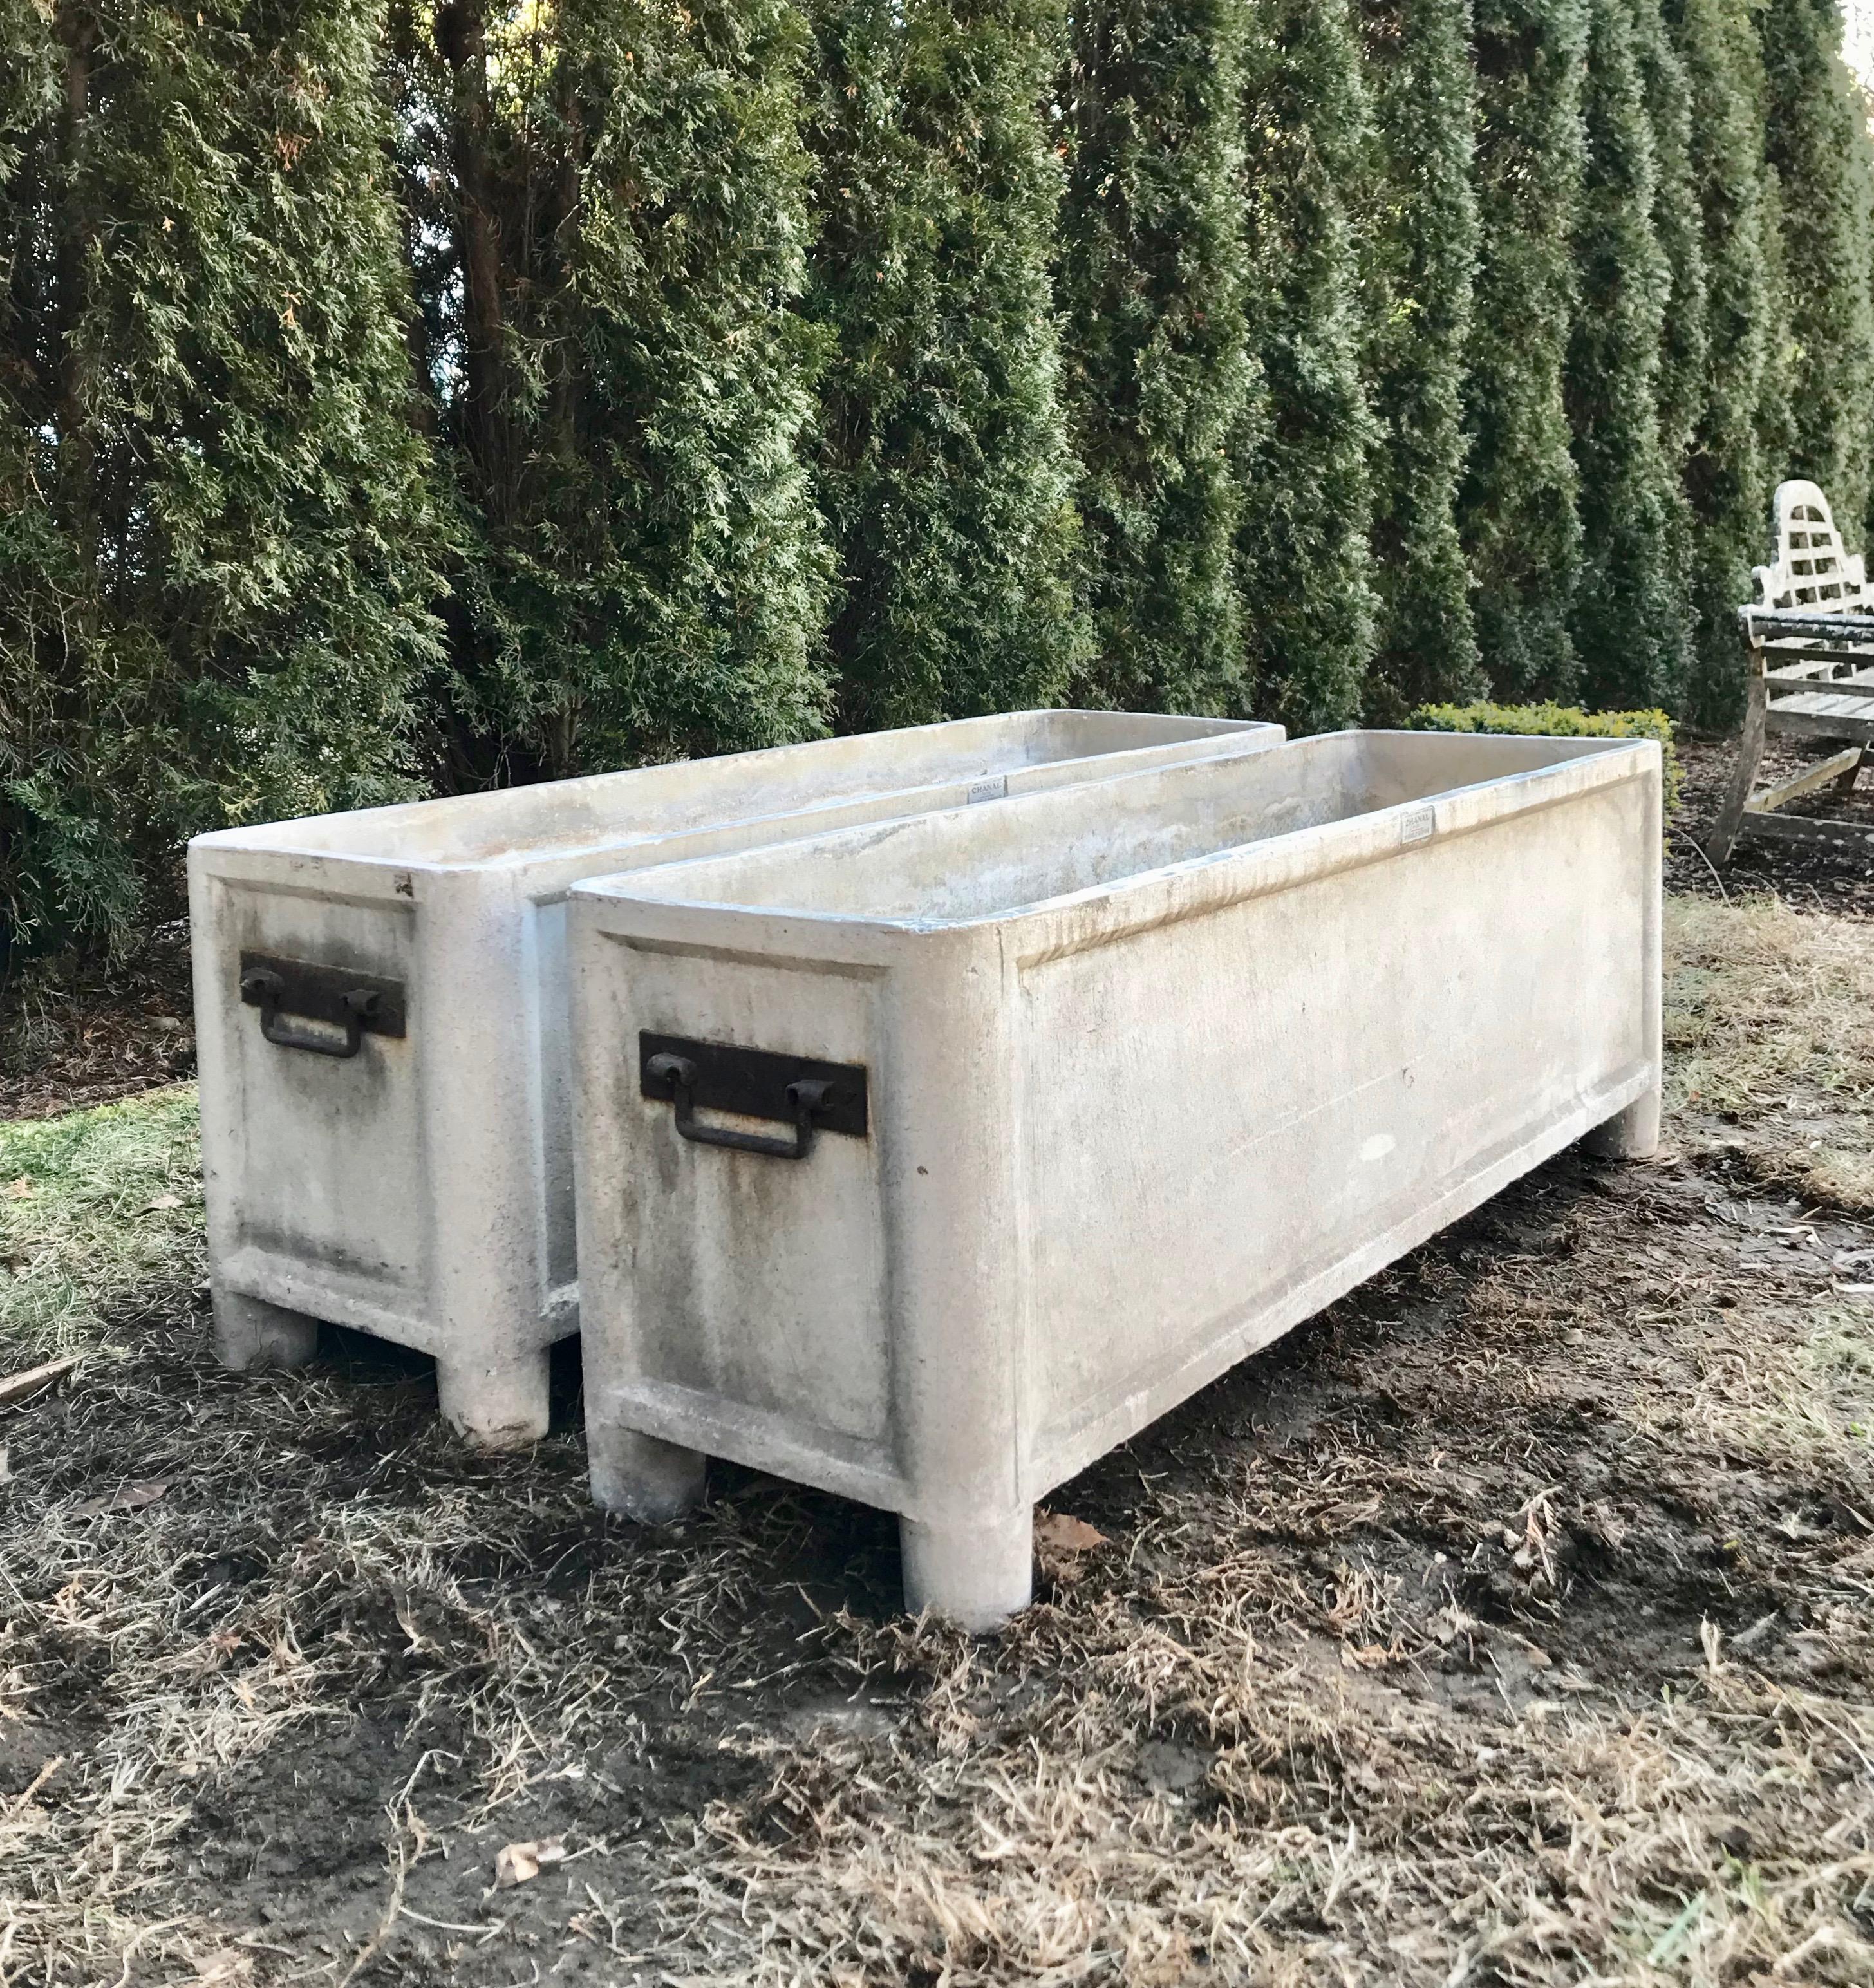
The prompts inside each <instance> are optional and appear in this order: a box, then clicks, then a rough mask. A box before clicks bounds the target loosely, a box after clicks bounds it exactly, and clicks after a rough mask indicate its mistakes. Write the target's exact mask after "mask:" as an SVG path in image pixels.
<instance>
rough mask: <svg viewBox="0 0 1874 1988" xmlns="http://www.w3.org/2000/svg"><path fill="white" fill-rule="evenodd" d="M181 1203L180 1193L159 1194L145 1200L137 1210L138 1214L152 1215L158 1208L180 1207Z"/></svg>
mask: <svg viewBox="0 0 1874 1988" xmlns="http://www.w3.org/2000/svg"><path fill="white" fill-rule="evenodd" d="M181 1205H182V1197H181V1195H179V1194H159V1195H157V1198H156V1199H155V1200H154V1201H146V1202H144V1205H143V1206H142V1207H141V1208H140V1209H138V1210H137V1213H138V1214H140V1215H154V1214H156V1213H157V1212H159V1211H160V1210H162V1209H171V1208H180V1207H181Z"/></svg>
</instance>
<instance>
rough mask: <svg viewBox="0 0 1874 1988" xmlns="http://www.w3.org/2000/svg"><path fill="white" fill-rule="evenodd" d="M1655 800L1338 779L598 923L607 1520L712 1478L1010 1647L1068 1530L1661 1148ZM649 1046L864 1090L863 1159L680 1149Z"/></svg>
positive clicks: (936, 843) (991, 830)
mask: <svg viewBox="0 0 1874 1988" xmlns="http://www.w3.org/2000/svg"><path fill="white" fill-rule="evenodd" d="M1659 802H1660V787H1659V749H1658V747H1657V746H1656V745H1653V744H1652V743H1650V742H1628V741H1601V740H1559V739H1492V738H1457V737H1445V736H1439V735H1432V734H1408V733H1342V734H1339V735H1333V736H1330V737H1326V738H1321V739H1310V740H1307V741H1304V742H1301V743H1298V744H1294V745H1286V746H1283V747H1281V748H1279V749H1277V750H1274V751H1273V752H1267V753H1263V754H1260V755H1257V756H1254V757H1253V758H1243V759H1237V760H1235V761H1233V762H1220V761H1214V760H1213V761H1212V762H1209V763H1205V764H1194V765H1187V766H1178V767H1172V768H1167V769H1160V770H1157V771H1154V772H1151V773H1141V774H1138V775H1134V776H1127V777H1123V778H1116V779H1107V780H1103V781H1101V782H1099V783H1095V784H1092V785H1086V786H1078V787H1076V788H1074V789H1069V790H1064V791H1061V792H1057V793H1050V794H1046V795H1041V796H1034V797H1032V798H1030V799H1026V800H1018V801H1011V802H1010V803H1007V804H1006V805H1005V806H1002V807H1000V808H997V809H996V810H986V811H979V812H973V811H969V810H955V811H952V812H949V813H942V814H935V815H926V816H922V817H919V818H918V819H916V820H904V821H898V822H893V823H885V824H880V825H874V826H870V827H861V828H857V829H853V830H847V831H845V832H844V833H837V834H834V835H829V836H826V837H817V838H814V839H811V840H805V841H800V842H796V843H793V844H788V845H785V846H781V847H773V848H767V849H763V850H754V851H750V852H748V853H746V854H742V855H740V856H738V857H735V858H734V859H732V860H702V861H697V862H691V863H686V864H682V865H678V866H672V867H666V868H661V869H652V870H645V871H638V872H637V873H635V874H631V875H627V876H621V877H614V878H611V879H607V880H604V881H598V882H594V883H591V884H587V885H584V886H583V887H580V889H578V890H577V891H575V893H574V894H573V919H572V953H573V990H574V992H573V1014H574V1035H575V1057H574V1069H575V1073H576V1076H575V1088H576V1090H577V1094H578V1106H577V1121H576V1140H577V1153H578V1168H577V1171H578V1177H579V1192H578V1208H579V1240H580V1264H581V1272H582V1285H583V1290H584V1359H585V1364H586V1414H587V1428H588V1432H589V1438H590V1445H591V1455H592V1460H593V1479H594V1493H595V1496H597V1498H598V1499H599V1500H600V1503H604V1504H605V1505H607V1506H614V1507H617V1508H622V1509H624V1510H629V1511H633V1512H635V1513H638V1514H639V1515H640V1516H645V1517H660V1516H668V1515H669V1513H671V1511H672V1510H675V1509H676V1508H677V1507H678V1506H679V1505H680V1504H681V1503H682V1501H683V1499H685V1497H688V1496H694V1495H695V1492H696V1491H697V1489H699V1488H700V1483H701V1473H700V1469H699V1467H698V1459H699V1458H700V1456H701V1455H722V1456H726V1457H730V1458H733V1459H736V1460H738V1461H739V1462H743V1463H745V1464H749V1465H752V1466H756V1467H758V1468H760V1469H768V1470H772V1471H774V1472H777V1473H779V1474H780V1475H782V1476H789V1477H792V1478H795V1479H799V1480H801V1481H803V1482H805V1483H811V1484H815V1485H818V1486H822V1487H824V1488H825V1489H829V1490H831V1491H834V1492H837V1493H844V1494H846V1495H847V1496H852V1497H855V1498H858V1499H864V1500H866V1501H868V1502H869V1503H873V1504H875V1505H878V1506H883V1507H885V1508H886V1509H888V1510H895V1511H897V1512H898V1513H901V1515H902V1516H903V1520H904V1526H905V1578H906V1591H907V1599H908V1603H909V1604H910V1606H912V1608H918V1607H921V1606H924V1605H927V1604H928V1605H929V1606H931V1607H933V1608H936V1609H938V1610H939V1611H942V1612H943V1613H945V1614H949V1615H951V1616H953V1617H955V1618H957V1619H958V1620H960V1621H962V1622H964V1623H966V1624H968V1625H971V1626H986V1625H991V1624H993V1623H994V1622H996V1621H999V1620H1000V1619H1002V1618H1004V1617H1006V1615H1007V1614H1009V1613H1010V1611H1012V1610H1013V1609H1015V1608H1018V1607H1019V1606H1020V1605H1021V1604H1022V1603H1023V1601H1024V1600H1025V1599H1026V1597H1027V1594H1028V1591H1029V1554H1028V1535H1029V1526H1028V1513H1029V1510H1030V1506H1032V1505H1033V1502H1034V1501H1035V1500H1036V1499H1038V1498H1040V1496H1043V1495H1044V1493H1046V1492H1047V1490H1048V1489H1050V1487H1052V1486H1054V1485H1056V1484H1058V1483H1060V1482H1061V1481H1062V1480H1063V1479H1066V1478H1067V1477H1069V1476H1072V1475H1073V1474H1074V1472H1076V1471H1077V1470H1079V1469H1081V1468H1082V1467H1083V1466H1084V1465H1085V1464H1086V1463H1087V1462H1089V1461H1090V1460H1091V1459H1093V1458H1094V1457H1096V1456H1098V1455H1100V1454H1101V1452H1103V1451H1104V1450H1105V1449H1108V1448H1109V1447H1111V1445H1113V1444H1115V1443H1116V1442H1120V1441H1121V1440H1123V1439H1125V1438H1126V1437H1127V1436H1128V1435H1131V1434H1132V1433H1133V1432H1135V1431H1136V1430H1138V1428H1141V1427H1142V1426H1143V1425H1145V1423H1146V1422H1149V1421H1150V1420H1152V1418H1153V1417H1155V1416H1156V1415H1159V1414H1160V1413H1161V1412H1162V1411H1164V1410H1165V1408H1169V1407H1170V1406H1171V1405H1173V1404H1174V1403H1175V1402H1176V1401H1179V1400H1181V1399H1182V1398H1184V1397H1185V1396H1186V1395H1189V1394H1190V1393H1191V1392H1192V1391H1193V1390H1194V1389H1196V1388H1199V1387H1200V1386H1202V1385H1203V1384H1205V1383H1206V1381H1209V1380H1210V1379H1212V1378H1213V1377H1214V1376H1216V1374H1219V1373H1221V1372H1222V1371H1223V1370H1224V1369H1225V1368H1227V1367H1229V1366H1230V1364H1232V1363H1233V1362H1234V1361H1238V1360H1240V1359H1241V1358H1242V1357H1243V1356H1244V1355H1245V1354H1248V1353H1250V1352H1253V1351H1255V1350H1256V1349H1257V1347H1260V1346H1262V1345H1264V1344H1267V1342H1268V1341H1270V1340H1271V1339H1273V1338H1274V1337H1277V1335H1278V1334H1280V1333H1282V1332H1284V1331H1286V1330H1287V1329H1288V1328H1289V1327H1291V1326H1293V1325H1294V1324H1296V1323H1297V1321H1298V1320H1301V1319H1304V1318H1305V1317H1307V1316H1308V1315H1309V1314H1310V1313H1313V1312H1314V1311H1316V1310H1318V1309H1319V1308H1320V1307H1321V1306H1323V1305H1324V1304H1326V1303H1328V1302H1329V1301H1330V1300H1332V1299H1333V1298H1334V1297H1338V1295H1340V1294H1341V1293H1343V1292H1345V1291H1346V1290H1348V1289H1349V1288H1350V1287H1351V1286H1353V1285H1355V1283H1358V1282H1359V1281H1360V1280H1362V1279H1363V1278H1365V1277H1366V1276H1369V1275H1370V1274H1372V1272H1374V1271H1375V1270H1378V1268H1380V1267H1381V1266H1382V1265H1383V1264H1385V1263H1388V1262H1389V1261H1390V1260H1392V1259H1394V1258H1395V1257H1397V1256H1399V1255H1401V1254H1402V1253H1404V1252H1405V1251H1406V1250H1407V1249H1411V1248H1412V1246H1415V1245H1416V1243H1418V1242H1420V1241H1422V1239H1424V1238H1425V1237H1426V1236H1429V1235H1430V1234H1431V1233H1432V1232H1434V1231H1435V1230H1436V1229H1439V1227H1441V1226H1443V1225H1444V1224H1446V1223H1447V1222H1451V1221H1452V1220H1453V1219H1456V1217H1457V1216H1459V1215H1462V1214H1463V1213H1464V1212H1466V1210H1468V1209H1470V1208H1472V1207H1473V1206H1475V1205H1477V1203H1478V1202H1480V1201H1482V1200H1483V1199H1485V1198H1486V1197H1487V1196H1488V1195H1490V1194H1491V1193H1493V1192H1495V1191H1496V1190H1497V1188H1500V1187H1501V1186H1502V1185H1504V1184H1505V1183H1506V1182H1508V1181H1510V1180H1511V1179H1513V1178H1515V1177H1516V1176H1517V1175H1518V1174H1520V1173H1521V1172H1523V1171H1525V1170H1527V1168H1531V1167H1533V1166H1534V1165H1537V1164H1538V1163H1539V1162H1540V1161H1542V1160H1543V1159H1544V1158H1548V1156H1549V1155H1551V1154H1552V1153H1554V1152H1555V1151H1558V1149H1559V1148H1561V1147H1562V1146H1564V1145H1565V1144H1568V1143H1569V1142H1570V1141H1572V1140H1575V1139H1576V1138H1580V1137H1581V1135H1582V1134H1585V1133H1588V1132H1590V1131H1594V1130H1595V1128H1601V1127H1605V1128H1606V1133H1605V1137H1606V1138H1607V1139H1608V1141H1610V1142H1611V1143H1612V1144H1613V1145H1614V1146H1615V1148H1617V1149H1619V1150H1622V1151H1643V1150H1645V1149H1646V1148H1647V1147H1649V1145H1650V1144H1651V1143H1652V1140H1653V1139H1654V1138H1656V1128H1657V1119H1658V1096H1659V1074H1660V1060H1659V1059H1660V1046H1659V853H1660V852H1659V833H1660V824H1659ZM641 1030H648V1031H651V1032H654V1033H660V1034H668V1035H671V1036H684V1037H688V1038H692V1039H695V1040H699V1041H701V1042H703V1043H732V1044H738V1045H741V1046H746V1047H753V1048H759V1049H763V1050H773V1051H779V1052H785V1053H792V1054H797V1055H800V1056H807V1057H816V1058H820V1059H824V1060H827V1061H830V1062H834V1063H846V1064H861V1065H863V1066H864V1068H865V1070H866V1072H867V1084H868V1099H869V1111H870V1123H869V1126H868V1131H867V1134H866V1135H865V1136H864V1137H858V1136H846V1135H842V1134H837V1133H833V1132H827V1133H824V1134H821V1135H820V1137H819V1138H818V1139H817V1142H816V1143H815V1144H814V1147H813V1149H812V1151H810V1154H809V1155H808V1156H807V1158H805V1159H804V1160H800V1161H793V1160H786V1159H777V1158H768V1157H764V1156H762V1155H753V1154H748V1153H742V1152H734V1151H724V1150H722V1149H720V1148H713V1147H710V1146H706V1145H699V1144H693V1143H690V1142H688V1141H685V1140H684V1139H682V1138H679V1137H678V1134H677V1131H676V1129H675V1124H674V1123H673V1113H672V1107H671V1104H670V1103H668V1102H666V1101H661V1100H659V1099H658V1098H656V1097H648V1096H645V1095H643V1094H641V1078H640V1071H639V1068H638V1035H639V1032H640V1031H641ZM739 1122H741V1123H742V1124H743V1125H744V1128H745V1129H749V1130H762V1129H765V1130H766V1131H767V1132H769V1133H770V1134H772V1133H774V1132H775V1131H776V1130H777V1129H779V1128H776V1126H775V1125H774V1124H771V1123H770V1124H766V1127H765V1128H763V1127H760V1126H758V1125H756V1124H753V1123H752V1122H750V1121H739ZM645 1439H652V1440H651V1442H646V1441H645ZM685 1451H688V1452H693V1453H695V1454H694V1455H692V1457H691V1458H690V1459H688V1460H687V1461H686V1460H685V1456H684V1452H685Z"/></svg>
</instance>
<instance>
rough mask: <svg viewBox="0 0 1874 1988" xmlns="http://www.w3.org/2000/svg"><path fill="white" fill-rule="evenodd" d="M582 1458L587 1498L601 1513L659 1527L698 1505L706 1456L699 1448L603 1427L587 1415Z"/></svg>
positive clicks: (626, 1430)
mask: <svg viewBox="0 0 1874 1988" xmlns="http://www.w3.org/2000/svg"><path fill="white" fill-rule="evenodd" d="M586 1456H587V1462H588V1464H589V1466H590V1470H591V1474H592V1502H593V1503H594V1504H595V1505H597V1506H599V1508H600V1510H603V1511H607V1512H621V1513H623V1514H624V1516H625V1517H627V1519H636V1520H639V1521H641V1523H643V1524H645V1525H648V1526H665V1525H668V1524H669V1523H670V1522H671V1520H673V1519H680V1518H682V1516H683V1515H684V1513H685V1512H688V1511H689V1510H692V1509H693V1508H694V1507H695V1506H698V1505H700V1504H701V1503H702V1495H703V1476H704V1473H705V1470H706V1469H707V1467H708V1465H709V1459H708V1458H707V1457H705V1455H703V1453H702V1451H701V1450H698V1449H684V1448H683V1447H682V1445H680V1444H678V1443H674V1442H660V1441H659V1440H658V1438H657V1437H655V1436H654V1435H640V1434H639V1432H638V1431H637V1430H636V1429H629V1428H617V1427H615V1426H614V1427H606V1426H604V1425H601V1424H599V1423H597V1422H594V1421H593V1419H592V1418H591V1416H590V1414H588V1415H587V1418H586Z"/></svg>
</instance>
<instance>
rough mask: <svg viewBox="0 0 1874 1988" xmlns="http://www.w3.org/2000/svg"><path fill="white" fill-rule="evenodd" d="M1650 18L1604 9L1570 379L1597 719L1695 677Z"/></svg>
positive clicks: (1626, 3)
mask: <svg viewBox="0 0 1874 1988" xmlns="http://www.w3.org/2000/svg"><path fill="white" fill-rule="evenodd" d="M1647 4H1649V0H1590V15H1589V25H1588V64H1587V72H1586V80H1585V88H1584V90H1583V95H1582V111H1583V121H1584V123H1585V129H1586V135H1587V163H1586V171H1585V174H1584V177H1583V184H1582V193H1581V210H1580V220H1579V222H1578V226H1577V229H1576V234H1575V256H1576V260H1577V263H1578V269H1579V278H1580V286H1581V287H1580V298H1579V302H1578V307H1577V311H1576V316H1575V327H1574V332H1573V335H1572V336H1571V340H1570V343H1569V350H1568V379H1567V398H1568V409H1569V414H1570V418H1571V423H1572V426H1573V428H1574V434H1575V464H1576V467H1577V468H1578V471H1579V473H1580V496H1579V500H1578V502H1579V506H1580V515H1581V552H1582V559H1581V578H1580V581H1579V583H1578V588H1577V590H1576V593H1575V599H1574V603H1573V614H1572V616H1571V634H1572V635H1573V637H1574V643H1575V653H1576V655H1577V657H1578V660H1579V664H1580V668H1581V686H1582V697H1583V702H1585V703H1587V704H1588V705H1593V706H1597V707H1606V706H1610V705H1612V706H1622V707H1627V708H1631V707H1633V706H1636V705H1658V704H1663V703H1666V702H1669V701H1670V700H1671V699H1672V698H1673V696H1674V695H1676V692H1677V690H1678V688H1679V681H1680V679H1681V674H1682V672H1683V663H1684V645H1685V629H1684V627H1683V594H1682V593H1679V590H1677V589H1676V587H1675V585H1674V580H1675V575H1674V573H1673V560H1672V552H1673V546H1672V529H1673V527H1672V515H1671V514H1672V506H1673V500H1674V498H1675V495H1676V492H1675V489H1674V487H1673V478H1672V476H1671V475H1670V473H1669V470H1668V468H1667V465H1666V455H1665V451H1664V449H1663V447H1662V445H1661V442H1660V436H1659V374H1660V353H1661V340H1662V336H1663V330H1664V326H1665V319H1666V299H1667V296H1668V294H1669V290H1670V288H1671V282H1672V272H1671V270H1670V269H1669V267H1668V265H1667V262H1666V255H1665V253H1664V252H1663V250H1662V249H1661V248H1660V246H1659V237H1658V235H1657V234H1656V232H1654V227H1653V208H1654V200H1655V196H1656V190H1657V186H1656V166H1655V162H1654V157H1653V140H1652V123H1651V120H1649V117H1648V116H1647V111H1646V100H1645V98H1644V96H1643V95H1642V88H1641V81H1640V59H1639V47H1638V42H1639V35H1638V32H1637V29H1636V17H1637V15H1638V13H1639V8H1640V7H1641V6H1642V5H1647Z"/></svg>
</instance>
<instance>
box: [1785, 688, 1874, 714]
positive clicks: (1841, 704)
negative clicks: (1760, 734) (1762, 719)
mask: <svg viewBox="0 0 1874 1988" xmlns="http://www.w3.org/2000/svg"><path fill="white" fill-rule="evenodd" d="M1770 708H1771V710H1772V711H1806V712H1809V713H1811V715H1815V716H1818V717H1822V716H1827V717H1830V718H1874V710H1870V709H1869V701H1868V700H1866V699H1865V698H1857V697H1855V696H1852V695H1849V696H1845V697H1838V696H1835V695H1833V694H1832V693H1831V692H1829V691H1809V692H1808V694H1807V695H1805V696H1801V697H1780V698H1773V699H1772V700H1771V705H1770Z"/></svg>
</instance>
